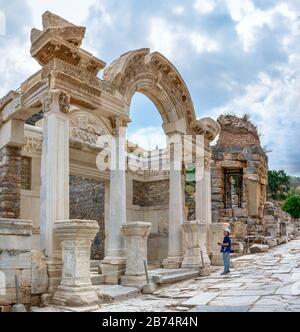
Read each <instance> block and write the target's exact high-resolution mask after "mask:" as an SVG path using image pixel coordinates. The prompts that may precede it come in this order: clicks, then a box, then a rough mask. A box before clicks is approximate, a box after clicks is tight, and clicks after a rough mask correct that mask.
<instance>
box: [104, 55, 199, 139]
mask: <svg viewBox="0 0 300 332" xmlns="http://www.w3.org/2000/svg"><path fill="white" fill-rule="evenodd" d="M103 78H104V80H106V81H108V82H110V83H112V84H113V85H114V86H115V87H116V88H117V90H118V91H119V93H120V94H121V95H122V96H123V98H124V101H125V103H126V105H127V106H128V111H129V107H130V103H131V99H132V97H133V95H134V93H135V92H141V93H143V94H144V95H146V96H147V97H148V98H149V99H150V100H151V101H152V102H153V103H154V104H155V106H156V107H157V109H158V110H159V112H160V114H161V117H162V120H163V127H164V129H165V131H166V133H168V132H171V131H175V130H176V131H181V132H182V133H188V132H189V131H190V129H191V123H193V122H194V121H196V116H195V110H194V106H193V102H192V98H191V96H190V93H189V91H188V89H187V87H186V84H185V82H184V80H183V79H182V77H181V75H180V74H179V72H178V71H177V69H176V68H175V67H174V66H173V65H172V64H171V63H170V61H169V60H168V59H166V58H165V57H164V56H163V55H162V54H160V53H158V52H154V53H150V50H149V49H140V50H136V51H131V52H128V53H125V54H124V55H122V56H121V57H120V58H119V59H117V60H115V61H114V62H113V63H112V64H111V65H110V66H109V67H107V68H106V70H105V71H104V77H103ZM174 125H175V127H174Z"/></svg>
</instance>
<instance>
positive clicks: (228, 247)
mask: <svg viewBox="0 0 300 332" xmlns="http://www.w3.org/2000/svg"><path fill="white" fill-rule="evenodd" d="M223 243H229V246H227V247H225V246H222V247H221V252H231V239H230V237H229V236H225V237H224V240H223Z"/></svg>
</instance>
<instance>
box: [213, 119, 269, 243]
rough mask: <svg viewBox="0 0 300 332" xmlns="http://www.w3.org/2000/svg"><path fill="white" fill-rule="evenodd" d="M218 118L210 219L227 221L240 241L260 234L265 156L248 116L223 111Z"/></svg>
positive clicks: (265, 179) (261, 232)
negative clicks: (219, 132) (218, 131)
mask: <svg viewBox="0 0 300 332" xmlns="http://www.w3.org/2000/svg"><path fill="white" fill-rule="evenodd" d="M218 122H219V124H220V126H221V134H220V136H219V140H218V142H217V144H216V146H214V147H213V157H212V159H213V163H212V216H213V222H214V223H228V224H230V227H231V228H232V231H233V234H232V235H233V237H234V239H235V240H236V241H237V242H239V241H244V240H245V239H246V237H247V236H257V235H259V234H261V235H263V214H264V205H265V202H266V187H267V173H268V158H267V156H266V153H265V152H264V150H263V149H262V147H261V145H260V140H259V136H258V132H257V128H256V127H255V126H254V125H253V124H252V123H251V122H250V121H249V120H248V118H247V117H244V118H238V117H236V116H231V115H225V116H221V117H219V119H218Z"/></svg>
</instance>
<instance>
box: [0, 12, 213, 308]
mask: <svg viewBox="0 0 300 332" xmlns="http://www.w3.org/2000/svg"><path fill="white" fill-rule="evenodd" d="M84 36H85V28H84V27H80V26H75V25H73V24H71V23H69V22H67V21H66V20H64V19H62V18H60V17H58V16H56V15H54V14H52V13H50V12H46V13H45V14H44V15H43V30H42V31H39V30H37V29H33V30H32V33H31V54H32V56H33V58H34V59H36V60H37V61H38V63H39V64H40V65H41V69H40V70H39V71H38V72H37V73H35V74H34V75H32V76H31V77H30V78H28V79H27V80H26V81H25V82H23V83H22V84H21V87H20V89H18V90H17V91H10V92H9V93H8V94H7V95H5V96H4V97H3V98H1V99H0V114H1V116H0V120H1V122H0V217H1V218H2V219H1V221H0V235H1V237H5V239H6V237H7V238H8V240H7V241H8V242H7V247H3V246H2V242H1V243H0V247H1V246H2V247H1V248H0V249H1V252H0V256H1V257H0V270H1V271H4V274H6V273H7V275H9V270H10V269H19V268H21V267H20V266H18V264H19V260H17V262H15V260H14V258H13V257H8V258H7V259H6V256H7V252H6V251H11V250H14V248H16V243H17V244H18V245H19V244H20V245H21V244H22V243H24V248H23V247H22V248H21V249H22V250H24V252H25V253H28V262H27V263H28V271H27V272H28V275H27V277H26V278H24V279H22V278H21V279H20V280H19V282H20V289H21V292H23V291H24V292H25V291H26V294H28V297H29V298H31V300H32V299H33V298H36V297H39V298H40V300H42V301H43V302H44V303H45V302H50V303H53V304H55V305H63V306H67V307H76V306H77V307H82V306H83V307H89V308H93V307H94V306H95V304H96V292H95V289H94V288H93V287H94V286H92V284H94V285H95V284H96V285H97V284H99V283H110V284H117V283H119V282H122V283H123V284H126V285H128V284H130V285H135V286H136V287H139V288H140V287H142V286H143V284H144V283H145V280H146V279H145V275H144V271H142V262H143V261H144V259H147V258H148V259H149V257H151V260H156V261H159V262H160V266H161V267H164V268H171V269H178V268H181V266H182V261H183V259H184V261H185V264H184V265H185V266H187V267H199V268H201V266H199V264H200V262H201V261H202V260H201V259H200V255H201V256H202V258H203V257H204V262H205V266H202V268H204V267H205V268H206V269H207V268H208V267H209V265H210V260H209V258H208V254H209V252H208V251H209V245H208V240H207V239H208V234H209V225H210V223H211V195H210V188H211V186H210V182H211V177H210V160H211V150H210V143H211V142H212V141H213V140H214V139H215V137H216V136H217V135H218V133H219V124H218V123H217V122H215V121H214V120H212V119H210V118H204V119H201V120H197V119H196V116H195V110H194V106H193V103H192V99H191V96H190V94H189V91H188V89H187V87H186V85H185V83H184V81H183V79H182V77H181V76H180V74H179V73H178V71H177V70H176V68H175V67H174V66H173V65H172V64H171V63H170V62H169V61H168V60H167V59H166V58H165V57H164V56H163V55H161V54H160V53H157V52H154V53H151V52H150V50H149V49H140V50H136V51H130V52H128V53H126V54H124V55H122V56H121V57H120V58H119V59H117V60H116V61H114V62H113V63H112V64H111V65H110V66H106V64H105V63H104V62H103V61H102V60H100V59H98V58H96V57H94V56H93V55H92V54H90V53H88V52H87V51H85V50H84V49H82V48H81V43H82V40H83V38H84ZM102 70H104V72H103V79H100V78H98V74H99V72H100V71H102ZM136 92H141V93H143V94H145V95H146V96H148V97H149V98H150V99H151V100H152V101H153V102H154V104H155V105H156V106H157V109H158V111H159V113H160V115H161V118H162V126H163V129H164V131H165V134H166V136H167V137H169V138H170V139H171V141H172V139H173V141H172V143H171V145H170V149H168V150H166V151H160V150H159V151H158V155H157V156H155V152H154V153H151V154H149V153H145V154H141V153H140V152H139V156H137V155H135V154H134V153H131V149H127V148H126V140H125V135H126V128H127V124H128V122H129V121H130V103H131V99H132V96H133V95H134V93H136ZM186 135H188V136H189V137H190V138H191V142H190V144H189V145H188V147H189V149H190V151H191V155H192V160H189V164H190V163H192V164H193V165H194V168H195V170H196V174H197V175H198V176H197V177H196V180H195V182H196V184H195V186H196V190H195V211H196V212H195V219H197V221H196V222H194V223H193V224H195V225H197V226H196V228H195V229H197V230H199V229H201V241H200V242H199V241H195V246H196V247H195V250H190V251H189V250H186V247H187V243H186V241H189V239H190V237H191V235H192V234H191V233H190V232H193V229H194V228H193V227H188V226H183V223H184V221H187V220H186V217H185V216H186V214H185V199H184V189H183V187H184V172H183V171H182V170H181V169H178V168H177V167H175V166H176V165H177V164H176V163H177V158H176V151H180V150H181V148H182V143H183V140H184V136H186ZM198 136H201V138H202V143H203V144H202V145H201V148H200V150H201V154H200V155H201V157H199V155H198V153H197V151H196V150H195V149H194V147H193V146H194V145H193V142H195V141H196V140H197V137H198ZM105 137H110V138H113V141H114V142H115V146H109V147H107V145H106V144H104V145H103V141H102V143H101V144H100V143H99V140H100V141H101V138H105ZM178 137H179V140H175V138H178ZM196 146H197V145H196ZM107 150H108V152H109V154H110V158H109V163H110V165H112V164H113V163H114V162H116V165H117V167H115V168H110V169H106V170H102V169H99V167H98V164H97V162H98V156H99V153H100V152H107ZM150 155H151V159H150V158H149V156H150ZM136 158H139V161H140V165H146V164H149V163H150V162H151V161H153V160H156V161H155V162H156V163H158V164H159V166H160V167H158V168H157V167H156V168H154V169H153V168H151V169H150V170H144V169H143V167H142V168H141V167H137V168H136V169H132V168H130V169H127V166H128V165H132V164H134V163H135V162H136ZM153 158H154V159H153ZM155 162H154V164H155ZM162 166H166V168H165V167H162ZM187 166H188V165H183V168H185V167H187ZM79 184H80V187H81V189H80V191H79V190H78V187H77V186H78V185H79ZM5 218H10V219H5ZM82 219H84V220H82ZM90 219H93V220H95V221H91V220H90ZM23 220H30V221H23ZM6 229H9V232H8V231H7V230H6ZM150 229H151V230H150ZM182 230H183V232H186V234H185V236H184V237H182ZM150 232H151V233H150ZM96 233H97V234H98V235H96ZM149 233H150V234H149ZM148 235H149V239H147V238H148ZM10 236H11V238H10ZM15 236H19V237H18V240H19V241H17V242H15ZM95 236H96V238H95ZM93 239H94V240H93ZM125 239H126V241H125ZM92 242H93V246H92V257H93V258H97V259H102V258H103V260H102V261H101V264H100V266H99V264H98V262H96V264H97V265H96V268H97V269H98V271H99V273H100V274H99V273H98V274H97V278H96V279H93V280H91V278H90V276H89V266H90V246H91V245H92ZM126 243H127V245H126ZM146 246H147V247H148V248H146ZM30 252H31V253H33V252H34V253H35V254H34V255H33V256H32V257H33V258H31V256H30V255H29V254H30ZM137 252H139V253H140V254H139V255H138V256H136V253H137ZM18 254H19V253H18ZM20 254H21V253H20ZM3 255H4V256H5V255H6V256H5V257H4V256H3ZM29 256H30V257H29ZM190 256H191V257H190ZM3 257H4V258H5V259H4V258H3ZM26 257H27V256H26ZM135 258H136V262H137V264H138V265H135ZM72 262H73V263H74V264H73V263H72ZM93 264H95V262H93ZM7 266H8V267H7ZM157 273H158V274H160V273H162V271H161V270H159V271H158V272H157ZM168 273H169V272H168ZM178 273H179V275H180V276H182V273H183V272H180V271H179V272H178ZM188 273H189V275H195V274H196V275H197V274H199V272H198V271H195V270H192V271H189V272H188ZM156 277H157V278H158V279H159V280H160V277H159V275H156ZM42 280H44V281H45V282H44V283H43V282H42ZM9 285H12V284H11V283H10V284H9ZM98 295H99V294H98ZM28 297H26V299H27V298H28ZM29 302H30V300H29ZM12 303H15V299H10V300H7V298H6V297H5V296H4V297H3V296H2V295H0V305H9V304H12ZM24 303H28V302H27V300H26V302H24Z"/></svg>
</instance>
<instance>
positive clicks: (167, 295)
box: [99, 239, 300, 312]
mask: <svg viewBox="0 0 300 332" xmlns="http://www.w3.org/2000/svg"><path fill="white" fill-rule="evenodd" d="M234 261H235V264H234V266H235V267H234V269H233V270H232V273H231V274H230V275H228V276H220V273H221V269H220V268H216V269H214V272H213V273H212V274H211V275H210V276H208V277H204V278H195V279H191V280H187V281H182V282H177V283H175V284H172V285H169V286H165V287H164V288H162V289H159V290H158V291H157V292H155V294H153V295H139V296H137V297H136V298H134V299H128V300H125V301H122V302H119V303H111V304H102V305H101V307H100V309H99V312H138V311H142V312H170V311H173V312H176V311H194V312H210V311H236V312H239V311H249V312H261V311H262V312H271V311H273V312H300V296H299V295H300V239H297V240H294V241H291V242H289V243H287V244H283V245H281V246H279V247H276V248H273V249H271V250H270V251H269V252H267V253H262V254H255V255H248V256H242V257H239V258H237V259H235V260H234Z"/></svg>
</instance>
